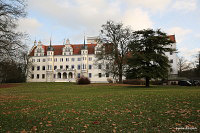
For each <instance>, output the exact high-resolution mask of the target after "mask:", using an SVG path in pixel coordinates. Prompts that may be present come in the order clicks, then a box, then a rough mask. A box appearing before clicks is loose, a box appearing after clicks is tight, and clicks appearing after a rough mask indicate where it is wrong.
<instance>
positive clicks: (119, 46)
mask: <svg viewBox="0 0 200 133" xmlns="http://www.w3.org/2000/svg"><path fill="white" fill-rule="evenodd" d="M99 40H100V42H101V43H102V45H101V47H99V48H98V51H100V52H98V53H97V54H96V57H97V64H105V65H104V70H105V72H106V73H110V74H111V75H112V76H113V78H115V79H116V80H118V81H119V82H120V83H122V77H123V76H124V75H125V69H126V67H127V66H126V64H125V63H126V57H127V53H128V47H127V45H128V43H129V41H130V40H131V29H130V28H128V27H124V25H123V24H122V23H115V22H113V21H107V23H106V24H104V25H102V30H101V34H100V39H99Z"/></svg>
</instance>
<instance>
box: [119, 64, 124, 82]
mask: <svg viewBox="0 0 200 133" xmlns="http://www.w3.org/2000/svg"><path fill="white" fill-rule="evenodd" d="M122 71H123V70H122V65H119V83H120V84H121V83H122V75H123V74H122Z"/></svg>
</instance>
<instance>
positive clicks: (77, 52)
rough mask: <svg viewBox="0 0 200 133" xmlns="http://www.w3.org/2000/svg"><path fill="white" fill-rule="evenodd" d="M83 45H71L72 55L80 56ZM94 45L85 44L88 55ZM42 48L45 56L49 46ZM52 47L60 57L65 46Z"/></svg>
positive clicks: (171, 37)
mask: <svg viewBox="0 0 200 133" xmlns="http://www.w3.org/2000/svg"><path fill="white" fill-rule="evenodd" d="M169 38H170V40H171V41H173V42H175V43H176V39H175V35H169ZM83 45H84V44H72V45H71V46H72V48H73V54H74V55H80V54H81V49H82V47H83ZM96 45H97V44H86V46H87V47H88V54H94V48H95V46H96ZM42 47H43V48H44V55H47V48H48V47H49V46H46V45H42ZM52 47H53V48H54V55H62V49H63V47H65V45H52ZM35 49H36V47H34V48H33V49H32V51H31V52H30V54H29V55H30V56H34V51H35Z"/></svg>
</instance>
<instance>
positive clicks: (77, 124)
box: [0, 83, 200, 133]
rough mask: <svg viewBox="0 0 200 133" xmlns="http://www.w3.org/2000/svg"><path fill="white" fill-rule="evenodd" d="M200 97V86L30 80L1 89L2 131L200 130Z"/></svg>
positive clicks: (0, 116) (0, 123) (0, 127)
mask: <svg viewBox="0 0 200 133" xmlns="http://www.w3.org/2000/svg"><path fill="white" fill-rule="evenodd" d="M199 101H200V87H179V86H154V87H151V88H144V87H134V86H112V85H95V84H91V85H85V86H84V85H74V84H72V83H71V84H70V83H24V84H22V85H20V86H17V87H11V88H0V132H8V131H10V132H48V133H49V132H114V133H115V132H177V131H185V132H199V131H200V126H199V125H200V102H199ZM187 127H190V128H193V130H191V129H187V130H186V129H182V130H177V129H176V128H187Z"/></svg>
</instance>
